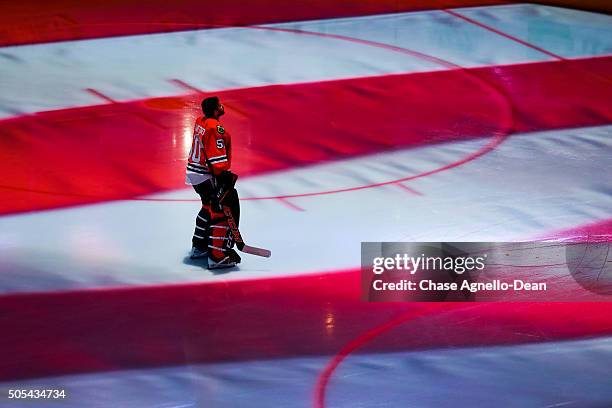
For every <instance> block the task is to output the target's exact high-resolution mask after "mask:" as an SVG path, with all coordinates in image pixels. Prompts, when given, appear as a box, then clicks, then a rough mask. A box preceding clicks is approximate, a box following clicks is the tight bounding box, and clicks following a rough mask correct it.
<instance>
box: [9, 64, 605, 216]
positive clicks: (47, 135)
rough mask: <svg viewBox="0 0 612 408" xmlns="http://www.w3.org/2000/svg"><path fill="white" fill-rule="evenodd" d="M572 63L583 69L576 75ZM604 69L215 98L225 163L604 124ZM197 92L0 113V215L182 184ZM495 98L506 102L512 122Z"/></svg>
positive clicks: (281, 88)
mask: <svg viewBox="0 0 612 408" xmlns="http://www.w3.org/2000/svg"><path fill="white" fill-rule="evenodd" d="M576 69H579V70H583V71H589V72H591V73H592V74H593V75H576ZM611 69H612V57H605V58H593V59H584V60H572V61H555V62H547V63H532V64H522V65H512V66H497V67H486V68H478V69H471V70H459V69H456V70H449V71H441V72H428V73H419V74H406V75H389V76H384V77H373V78H359V79H349V80H341V81H329V82H321V83H309V84H298V85H277V86H267V87H261V88H249V89H238V90H230V91H225V92H219V93H218V94H219V95H220V96H221V97H222V98H223V99H227V100H231V104H230V106H231V107H232V108H233V109H236V110H238V111H240V112H243V113H244V114H242V115H235V114H234V115H232V113H231V109H228V112H229V113H228V115H226V116H227V119H225V125H226V127H227V128H228V129H229V130H230V131H231V133H232V134H233V136H234V148H235V160H234V163H233V166H234V170H235V171H236V172H237V173H238V174H240V175H241V176H243V177H246V176H250V175H256V174H265V173H267V172H271V171H278V170H285V169H291V168H296V167H300V166H307V165H312V164H317V163H325V162H330V161H334V160H338V159H346V158H351V157H356V156H360V155H369V154H373V153H377V152H383V151H391V150H394V149H404V148H410V147H415V146H422V145H429V144H435V143H442V142H450V141H455V140H467V139H471V138H478V137H491V136H493V135H498V136H497V139H500V136H499V135H500V134H501V136H504V135H505V134H507V132H509V131H517V132H525V131H536V130H547V129H557V128H567V127H581V126H593V125H605V124H609V123H612V106H610V104H609V101H610V99H612V88H611V87H610V86H608V84H607V83H603V85H602V80H601V79H600V78H599V76H601V77H606V76H607V75H608V73H609V72H610V70H611ZM466 72H467V73H466ZM475 78H479V81H476V80H475ZM568 78H572V80H571V81H569V82H568ZM494 90H496V91H494ZM500 94H502V95H504V96H505V98H503V99H500ZM200 98H201V96H200V95H199V94H198V95H196V94H193V95H188V96H185V97H178V98H155V99H149V100H144V101H134V102H129V103H115V104H110V105H104V106H95V107H88V108H79V109H67V110H63V111H54V112H47V113H41V114H36V115H29V116H26V117H21V118H15V119H9V120H4V121H0V131H1V132H2V133H3V135H4V137H3V138H0V174H2V175H3V182H2V186H0V214H8V213H15V212H23V211H35V210H41V209H47V208H57V207H64V206H70V205H78V204H86V203H94V202H101V201H106V200H113V199H127V198H132V197H137V196H142V195H146V194H151V193H156V192H162V191H165V190H169V189H176V188H181V187H183V186H184V184H183V180H184V166H185V158H186V154H187V151H188V149H189V144H190V141H191V131H192V130H191V127H192V126H193V120H194V118H195V116H196V115H197V114H198V111H199V102H200ZM504 100H509V101H510V103H511V106H510V108H511V109H512V110H513V117H514V124H513V125H512V123H509V121H508V112H507V109H508V105H507V104H505V103H503V101H504ZM381 101H382V102H384V103H381ZM314 107H316V109H314ZM362 112H368V115H367V116H365V117H364V116H363V115H362V114H361V113H362ZM371 118H375V119H371ZM511 125H512V128H508V126H511ZM497 139H492V140H491V142H490V143H494V142H495V143H497V142H498V140H497ZM288 140H290V141H291V142H290V143H288V142H287V141H288ZM502 140H503V138H502ZM493 147H494V146H493ZM475 154H476V153H475ZM24 158H27V166H26V165H24V160H23V159H24ZM454 165H455V164H452V165H450V164H449V165H447V166H445V167H449V166H451V167H452V166H454ZM436 171H439V170H436ZM34 175H35V176H34ZM422 176H423V175H420V176H419V177H422ZM399 181H401V180H394V181H391V182H399ZM383 184H384V183H383ZM365 187H367V186H362V187H358V188H365ZM349 189H350V190H352V187H351V188H349ZM322 193H326V192H322ZM291 196H293V195H283V194H279V195H278V197H271V198H288V197H291Z"/></svg>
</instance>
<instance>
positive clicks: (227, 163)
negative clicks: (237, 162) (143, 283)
mask: <svg viewBox="0 0 612 408" xmlns="http://www.w3.org/2000/svg"><path fill="white" fill-rule="evenodd" d="M202 112H203V113H204V116H201V117H199V118H198V119H197V120H196V123H195V128H194V131H193V141H192V145H191V150H190V151H189V158H188V160H187V174H186V177H185V183H186V184H189V185H192V186H193V188H194V190H195V191H196V193H198V195H199V196H200V199H201V200H202V209H201V210H200V212H199V213H198V215H197V217H196V223H195V224H196V225H195V231H194V233H193V238H192V244H193V247H192V249H191V258H192V259H193V258H203V257H206V256H208V267H209V269H214V268H227V267H232V266H235V265H236V264H238V263H240V256H239V255H238V254H237V253H236V251H235V250H234V249H233V247H234V236H233V234H232V231H231V229H230V224H229V223H228V217H227V216H226V215H225V214H224V211H223V207H228V208H229V210H230V212H231V216H232V218H233V219H234V222H235V224H236V227H237V226H238V223H239V221H240V202H239V200H238V192H237V191H236V189H235V188H234V185H235V184H236V180H237V178H238V176H236V175H235V174H234V173H232V172H231V171H230V167H231V165H232V148H231V146H232V142H231V136H230V134H229V133H228V132H227V131H226V130H225V129H224V128H223V126H221V123H219V118H220V117H221V116H223V114H225V108H224V107H223V105H222V104H221V103H220V101H219V98H218V97H216V96H213V97H209V98H206V99H204V100H203V101H202Z"/></svg>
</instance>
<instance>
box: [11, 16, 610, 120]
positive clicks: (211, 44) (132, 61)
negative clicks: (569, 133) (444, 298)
mask: <svg viewBox="0 0 612 408" xmlns="http://www.w3.org/2000/svg"><path fill="white" fill-rule="evenodd" d="M559 10H560V9H552V8H549V7H543V6H535V5H517V6H512V7H487V8H478V9H469V10H468V11H462V12H465V13H466V15H467V14H470V15H472V14H474V17H475V18H481V19H483V21H485V22H490V21H488V20H490V19H494V21H493V22H492V23H494V24H493V25H495V26H500V27H499V28H502V29H506V28H507V29H508V30H509V31H510V32H512V33H513V34H516V35H517V36H519V37H520V36H522V35H523V34H524V32H525V31H526V30H527V34H528V35H527V37H528V38H526V39H527V40H531V39H534V38H532V37H533V36H534V35H535V40H536V43H537V44H538V45H539V46H541V47H544V48H547V47H551V48H552V49H553V50H557V51H559V52H562V53H563V55H565V56H572V57H576V56H581V57H587V56H600V55H607V54H610V41H612V40H610V38H612V35H611V34H612V27H611V24H610V19H611V18H612V17H609V16H598V15H592V14H585V13H582V12H578V11H574V10H560V11H559ZM525 16H527V17H529V18H527V17H525ZM533 16H537V18H536V17H533ZM523 20H524V21H527V22H528V24H529V27H528V28H525V27H523V25H521V24H525V23H515V21H523ZM591 21H593V26H586V24H587V22H589V24H590V22H591ZM516 24H519V27H518V28H517V27H515V25H516ZM265 27H268V28H290V29H301V30H306V31H312V32H319V33H328V34H335V35H342V36H347V37H352V38H359V39H363V40H368V41H375V42H380V43H383V44H389V45H395V46H399V47H405V48H409V49H414V50H416V51H419V52H422V53H425V54H428V55H432V56H434V57H437V58H440V59H442V60H446V61H449V62H451V63H454V64H458V65H461V66H463V67H475V66H490V65H499V64H512V63H520V62H536V61H545V60H551V57H550V56H547V55H545V54H543V53H540V52H538V51H535V50H533V49H531V48H529V47H525V46H524V45H521V44H518V43H516V42H514V41H512V40H510V39H508V38H504V37H502V36H499V35H497V34H494V33H492V32H490V31H487V30H485V29H483V28H481V27H478V26H476V25H473V24H470V23H468V22H466V21H463V20H461V19H459V18H457V17H453V16H451V15H449V14H447V13H445V12H443V11H427V12H416V13H399V14H392V15H378V16H368V17H359V18H343V19H331V20H317V21H309V22H298V23H287V24H277V25H269V26H265ZM551 27H553V28H554V27H557V28H554V29H552V28H551ZM515 31H516V33H515ZM532 33H536V34H532ZM567 44H571V45H567ZM559 47H561V48H562V50H558V48H559ZM440 69H448V65H440V64H439V63H434V62H431V61H427V60H425V59H422V58H417V57H414V56H410V55H406V54H404V53H401V52H396V51H393V50H389V49H383V48H379V47H376V46H372V45H366V44H358V43H355V42H350V41H345V40H340V39H337V38H324V37H321V36H312V35H306V34H296V33H288V32H279V31H270V30H266V29H264V28H261V27H260V28H259V29H256V28H223V29H211V30H196V31H187V32H178V33H163V34H154V35H134V36H127V37H113V38H103V39H94V40H83V41H66V42H59V43H49V44H37V45H25V46H13V47H2V48H0V118H3V117H4V118H7V117H13V116H18V115H20V114H28V113H33V112H39V111H46V110H54V109H62V108H69V107H76V106H89V105H95V104H104V103H107V102H106V101H105V100H103V99H101V98H99V97H97V96H95V95H92V94H91V93H88V92H86V91H85V89H86V88H93V89H96V90H98V91H100V92H102V93H103V94H105V95H107V96H109V97H110V98H112V99H114V100H117V101H125V100H132V99H141V98H150V97H158V96H169V95H177V94H182V93H185V92H187V90H186V89H183V88H180V87H179V86H177V85H176V84H175V83H172V82H170V80H172V79H180V80H182V81H184V82H186V83H188V84H191V85H193V86H195V87H197V88H199V89H202V90H205V91H213V90H223V89H230V88H243V87H253V86H261V85H270V84H283V83H297V82H314V81H322V80H332V79H341V78H354V77H363V76H372V75H385V74H393V73H408V72H422V71H434V70H440Z"/></svg>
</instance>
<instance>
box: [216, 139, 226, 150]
mask: <svg viewBox="0 0 612 408" xmlns="http://www.w3.org/2000/svg"><path fill="white" fill-rule="evenodd" d="M224 147H225V145H224V144H223V139H217V149H223V148H224Z"/></svg>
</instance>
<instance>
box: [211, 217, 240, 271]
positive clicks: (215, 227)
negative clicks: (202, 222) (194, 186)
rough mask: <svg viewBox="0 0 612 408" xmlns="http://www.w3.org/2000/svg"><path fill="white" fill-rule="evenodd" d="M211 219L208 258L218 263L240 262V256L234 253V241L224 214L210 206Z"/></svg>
mask: <svg viewBox="0 0 612 408" xmlns="http://www.w3.org/2000/svg"><path fill="white" fill-rule="evenodd" d="M208 208H209V211H210V214H211V218H210V228H209V231H210V232H209V235H208V257H209V258H210V259H211V260H212V261H214V262H216V263H219V262H234V263H239V262H240V256H239V255H238V254H237V253H236V251H234V249H233V247H234V239H233V236H232V232H231V230H230V228H229V225H228V223H227V218H226V217H225V215H224V214H223V213H219V212H218V211H215V210H213V208H211V207H210V206H208Z"/></svg>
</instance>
